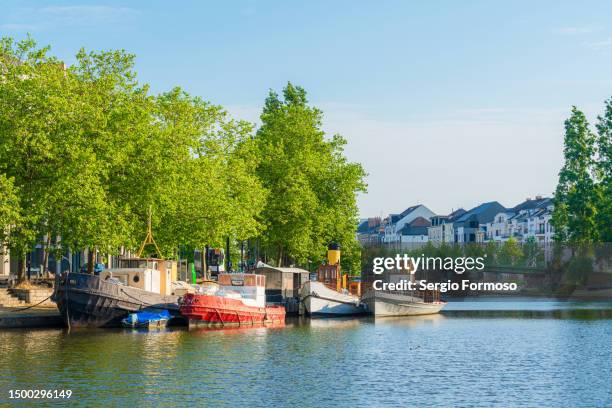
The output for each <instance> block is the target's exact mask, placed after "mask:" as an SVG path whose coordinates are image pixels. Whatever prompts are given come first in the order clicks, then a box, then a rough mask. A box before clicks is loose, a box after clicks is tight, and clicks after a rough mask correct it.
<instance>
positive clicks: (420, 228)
mask: <svg viewBox="0 0 612 408" xmlns="http://www.w3.org/2000/svg"><path fill="white" fill-rule="evenodd" d="M429 227H431V222H430V221H429V220H427V219H425V218H423V217H417V218H415V219H414V220H412V221H410V222H409V223H408V224H405V225H404V227H403V228H402V229H401V230H400V232H399V235H400V243H408V244H420V243H425V242H427V241H428V234H427V228H429Z"/></svg>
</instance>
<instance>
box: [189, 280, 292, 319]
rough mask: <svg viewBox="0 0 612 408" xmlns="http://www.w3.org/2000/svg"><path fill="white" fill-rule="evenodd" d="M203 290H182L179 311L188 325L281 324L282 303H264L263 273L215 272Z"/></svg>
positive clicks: (283, 311)
mask: <svg viewBox="0 0 612 408" xmlns="http://www.w3.org/2000/svg"><path fill="white" fill-rule="evenodd" d="M218 278H219V280H218V284H217V285H210V286H208V287H207V288H206V290H205V293H188V294H185V296H184V297H183V300H182V302H181V305H180V313H181V315H183V316H184V317H186V318H187V319H189V325H190V326H207V327H219V326H221V327H225V326H254V325H267V324H284V323H285V307H284V306H267V305H266V277H265V276H263V275H256V274H246V273H222V274H219V277H218Z"/></svg>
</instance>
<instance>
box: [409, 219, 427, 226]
mask: <svg viewBox="0 0 612 408" xmlns="http://www.w3.org/2000/svg"><path fill="white" fill-rule="evenodd" d="M408 226H410V227H431V222H429V221H428V220H427V219H426V218H423V217H416V218H415V219H414V220H412V221H410V222H409V223H408Z"/></svg>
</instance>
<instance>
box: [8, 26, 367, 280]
mask: <svg viewBox="0 0 612 408" xmlns="http://www.w3.org/2000/svg"><path fill="white" fill-rule="evenodd" d="M134 58H135V57H134V55H131V54H129V53H127V52H125V51H123V50H113V51H100V52H87V51H85V50H83V49H81V50H80V51H79V52H78V53H77V55H76V59H75V62H74V64H73V65H71V66H66V65H65V64H63V63H62V62H61V61H60V60H58V59H57V58H55V57H53V56H52V55H51V54H50V51H49V48H48V47H42V48H41V47H38V46H37V45H36V43H35V42H34V41H33V40H32V39H31V38H27V39H26V40H24V41H19V42H16V41H14V40H13V39H11V38H3V39H2V40H1V41H0V195H1V196H0V230H2V231H3V232H2V234H3V236H0V240H2V242H3V243H4V244H5V245H8V246H9V247H10V250H11V253H12V255H13V256H14V257H16V258H17V259H18V260H19V261H20V262H21V265H20V271H21V272H22V274H21V275H22V277H23V271H24V270H25V263H24V262H23V260H24V259H25V255H26V254H27V252H28V251H31V250H32V248H33V247H34V246H35V245H36V244H37V243H40V240H41V239H42V238H43V237H44V239H45V241H44V242H45V246H44V247H45V251H50V250H52V249H53V250H56V251H58V252H62V251H65V250H67V249H71V250H73V251H77V250H83V249H88V250H89V253H95V252H96V251H98V252H100V253H103V254H116V253H118V251H119V250H120V248H126V249H136V248H137V247H138V244H139V242H140V241H141V240H142V238H144V234H145V232H146V224H147V219H148V214H149V208H151V209H152V226H153V229H154V231H155V232H154V233H155V238H156V242H157V243H158V245H159V247H160V251H161V252H162V254H157V255H159V256H162V257H174V256H176V252H177V248H178V247H179V245H184V246H188V247H190V248H202V247H204V246H205V245H210V246H217V247H218V246H221V245H222V243H223V242H224V241H225V240H226V239H227V237H231V238H232V239H233V240H236V241H238V240H246V239H249V238H260V241H261V243H262V246H263V248H264V250H265V251H266V252H267V253H268V254H270V256H271V257H274V258H275V259H276V260H278V261H279V262H280V263H282V262H283V261H285V262H296V263H301V264H304V263H305V262H306V261H307V260H308V259H312V261H313V262H315V263H317V262H318V261H320V260H321V259H322V258H323V257H324V256H325V250H326V246H327V245H328V244H329V243H332V242H334V243H339V244H340V245H341V246H342V247H343V252H344V255H345V256H344V257H343V265H345V266H346V267H347V268H348V269H349V270H352V271H353V272H358V262H359V247H358V244H357V241H356V237H355V232H356V226H357V207H356V194H357V193H358V192H360V191H365V184H364V181H363V179H364V171H363V169H362V168H361V166H360V165H359V164H356V163H351V162H349V161H348V160H347V159H346V157H345V156H344V154H343V146H344V145H345V143H346V141H345V140H344V139H343V138H342V137H341V136H339V135H334V136H331V137H328V136H327V135H325V133H324V132H323V131H322V130H321V121H322V112H321V111H320V110H318V109H317V108H314V107H311V106H309V105H308V101H307V100H306V92H305V91H304V89H302V88H300V87H296V86H293V85H292V84H288V85H287V87H286V88H285V89H284V91H283V97H282V98H281V97H279V96H278V95H277V94H275V93H274V92H270V95H269V96H268V98H267V99H266V101H265V106H264V108H263V113H262V115H261V120H262V126H261V127H260V128H259V130H258V131H257V132H256V133H255V132H254V125H253V124H251V123H248V122H245V121H242V120H236V119H233V118H232V117H230V116H229V114H228V113H227V112H226V111H225V110H224V109H223V108H222V107H220V106H217V105H214V104H211V103H209V102H207V101H205V100H204V99H202V98H200V97H197V96H193V95H190V94H189V93H187V92H186V91H185V90H183V89H181V88H173V89H170V90H168V91H166V92H162V93H159V94H153V93H151V91H150V89H149V86H148V85H147V84H143V83H141V82H139V81H138V77H137V74H136V72H135V71H134ZM51 237H53V242H54V244H53V245H55V247H54V248H49V246H53V245H51V241H52V240H51ZM272 254H273V255H272ZM89 264H90V269H91V267H92V265H91V264H92V261H91V259H90V260H89Z"/></svg>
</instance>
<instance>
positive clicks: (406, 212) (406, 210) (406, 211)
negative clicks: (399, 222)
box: [400, 204, 421, 218]
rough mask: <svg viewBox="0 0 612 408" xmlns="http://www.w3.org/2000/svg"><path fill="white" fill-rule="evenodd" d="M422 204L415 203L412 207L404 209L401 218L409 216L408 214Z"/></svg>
mask: <svg viewBox="0 0 612 408" xmlns="http://www.w3.org/2000/svg"><path fill="white" fill-rule="evenodd" d="M420 206H421V204H417V205H413V206H412V207H408V208H406V209H405V210H404V211H402V213H401V214H400V218H404V217H405V216H407V215H408V214H410V213H411V212H413V211H414V210H416V209H417V208H418V207H420Z"/></svg>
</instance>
